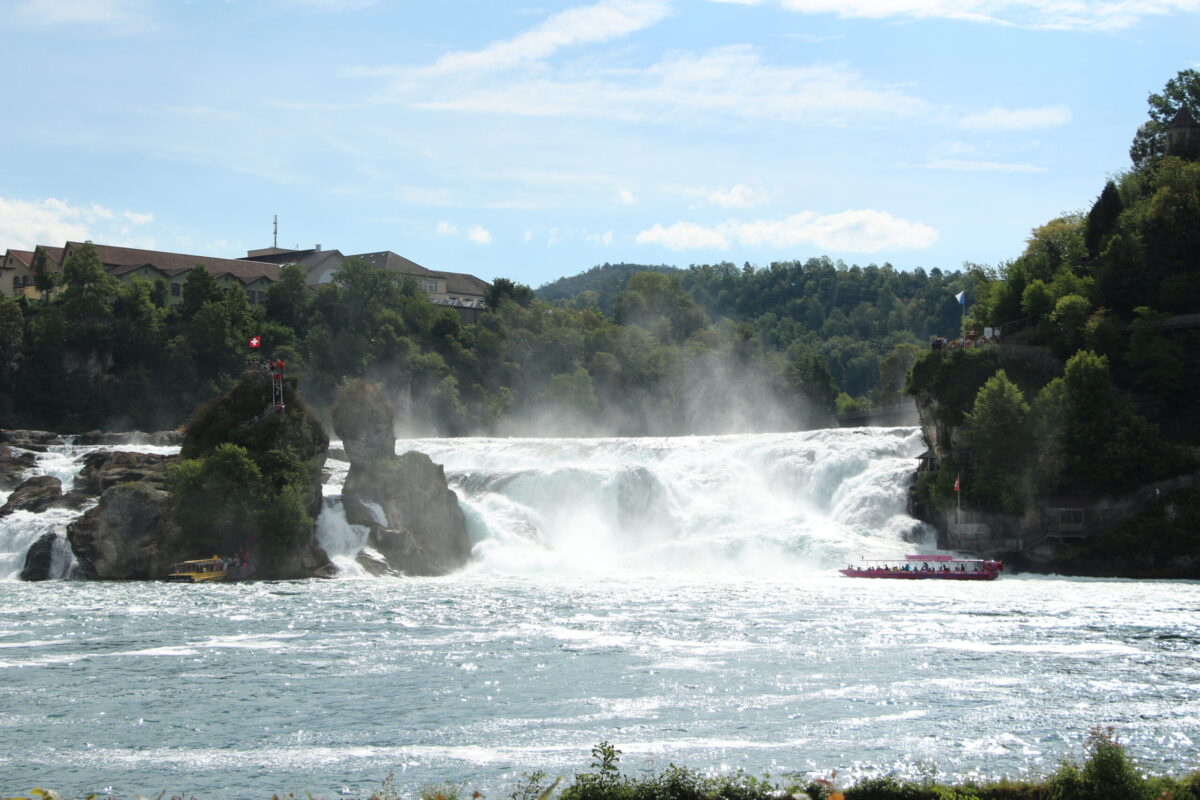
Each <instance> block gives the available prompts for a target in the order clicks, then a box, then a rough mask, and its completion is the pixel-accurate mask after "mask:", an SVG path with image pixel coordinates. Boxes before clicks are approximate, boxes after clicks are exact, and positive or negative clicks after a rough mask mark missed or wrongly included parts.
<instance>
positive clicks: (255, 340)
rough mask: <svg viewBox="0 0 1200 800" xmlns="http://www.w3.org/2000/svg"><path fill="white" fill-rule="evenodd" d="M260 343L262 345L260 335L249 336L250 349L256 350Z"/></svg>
mask: <svg viewBox="0 0 1200 800" xmlns="http://www.w3.org/2000/svg"><path fill="white" fill-rule="evenodd" d="M260 345H262V337H261V336H251V337H250V349H251V350H257V349H258V348H259V346H260Z"/></svg>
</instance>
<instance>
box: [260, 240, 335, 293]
mask: <svg viewBox="0 0 1200 800" xmlns="http://www.w3.org/2000/svg"><path fill="white" fill-rule="evenodd" d="M246 260H247V261H261V262H263V263H266V264H278V265H279V267H280V269H282V268H283V267H287V266H291V265H292V264H295V265H296V266H298V267H300V268H301V269H303V270H304V273H305V275H306V276H307V278H306V279H307V281H308V285H309V286H313V287H316V286H320V285H322V284H325V283H333V276H334V275H335V274H337V271H338V270H339V269H340V268H341V266H342V262H343V261H345V260H346V257H345V256H343V255H342V253H341V251H340V250H322V249H321V245H316V246H315V247H313V248H312V249H310V250H285V249H283V248H279V247H267V248H264V249H262V250H251V251H249V252H248V253H246Z"/></svg>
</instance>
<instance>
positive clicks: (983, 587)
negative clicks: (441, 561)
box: [0, 574, 1200, 798]
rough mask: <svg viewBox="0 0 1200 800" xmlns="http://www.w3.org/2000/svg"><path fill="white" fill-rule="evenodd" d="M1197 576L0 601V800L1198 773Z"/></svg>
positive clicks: (293, 586)
mask: <svg viewBox="0 0 1200 800" xmlns="http://www.w3.org/2000/svg"><path fill="white" fill-rule="evenodd" d="M1198 609H1200V587H1198V586H1196V585H1195V584H1187V583H1135V582H1122V581H1078V580H1065V579H1054V578H1021V577H1017V578H1012V577H1009V578H1004V579H1001V580H999V581H996V582H994V583H991V584H950V583H938V584H933V585H929V584H928V583H920V584H916V583H908V582H889V583H883V584H881V582H879V581H853V580H851V579H842V578H831V577H823V576H805V577H803V578H800V579H797V580H795V581H777V580H771V581H765V582H763V581H757V580H750V579H744V578H734V579H728V580H700V579H695V578H690V579H681V578H677V577H668V578H666V579H661V580H656V579H651V578H634V579H620V578H606V579H580V578H573V579H569V580H567V579H564V580H556V579H552V578H546V577H539V578H536V579H532V578H500V577H497V576H494V575H480V574H471V575H463V576H457V577H452V578H448V579H422V580H403V581H397V580H340V581H327V582H304V583H278V584H254V585H226V586H176V585H165V584H89V583H78V582H70V581H60V582H49V583H45V584H39V585H28V584H20V583H13V582H6V583H0V788H2V789H3V790H4V791H6V792H15V791H27V790H28V789H29V788H32V787H33V786H35V785H36V786H49V787H56V788H58V789H59V790H63V791H67V792H73V793H83V792H89V791H99V790H102V789H106V788H110V787H111V788H112V789H113V790H115V791H118V792H120V793H121V794H130V793H134V792H136V793H139V794H142V795H144V796H151V797H152V796H155V795H157V794H158V793H159V792H160V791H163V790H166V791H167V792H168V793H176V792H178V793H182V792H189V793H194V794H196V795H198V796H201V797H248V798H249V797H256V798H265V797H269V796H270V794H271V793H272V792H284V791H297V792H299V791H304V790H307V791H311V792H313V794H315V795H319V796H327V797H328V796H334V795H337V794H338V793H339V792H344V791H349V792H354V793H363V794H365V793H367V792H369V791H370V790H371V789H372V788H377V787H378V786H379V784H380V782H381V781H382V780H383V778H384V777H385V776H386V775H387V774H388V773H389V772H394V773H395V774H396V778H397V783H398V785H400V786H402V787H406V788H409V789H415V788H418V787H420V786H422V785H426V784H429V783H433V782H438V781H443V780H450V781H461V782H467V783H468V784H470V785H471V786H473V787H476V788H479V789H481V790H483V791H485V792H486V793H487V794H488V795H489V796H499V795H503V794H505V793H506V790H507V789H508V788H510V787H511V786H512V785H513V784H514V783H515V782H516V781H517V780H518V779H519V777H520V775H521V773H522V772H525V771H529V770H533V769H545V770H546V771H547V772H549V773H551V774H560V773H568V774H569V773H573V772H575V771H581V770H584V769H586V767H587V764H588V761H589V756H588V750H589V748H590V747H591V745H593V744H595V743H597V742H598V741H600V740H602V739H607V740H609V741H611V742H613V743H614V744H615V745H617V746H618V747H619V748H620V749H621V750H623V751H624V753H625V755H624V757H623V760H624V763H625V764H626V765H627V766H628V767H629V768H631V769H635V770H636V769H640V768H644V767H651V768H654V767H663V766H665V765H667V764H668V763H670V762H674V763H679V764H687V765H693V766H699V767H704V768H715V769H735V768H744V769H746V770H748V771H750V772H752V773H762V772H770V773H771V774H773V775H781V774H786V773H792V772H799V773H805V774H807V773H813V774H817V773H826V772H828V771H830V770H833V769H838V770H839V771H840V772H841V774H843V775H847V774H851V775H866V774H880V773H887V772H891V771H893V770H895V771H898V772H899V773H900V774H907V773H911V771H912V770H913V769H915V768H917V767H918V766H919V767H920V768H921V769H924V770H926V771H928V770H929V769H936V770H937V771H938V772H939V774H941V775H943V776H946V777H962V776H969V775H972V774H976V773H980V772H982V773H983V774H985V775H988V776H995V775H998V774H1009V775H1017V774H1021V773H1022V772H1025V771H1029V770H1033V771H1037V770H1047V769H1051V768H1053V766H1054V765H1055V764H1056V763H1057V762H1058V761H1059V759H1060V758H1061V757H1063V756H1065V755H1073V754H1077V753H1078V752H1079V742H1080V741H1081V739H1082V737H1083V736H1084V735H1085V734H1086V731H1087V729H1088V728H1089V727H1091V726H1093V725H1115V726H1116V728H1117V731H1118V733H1119V735H1120V736H1121V737H1122V738H1123V739H1124V740H1125V741H1126V742H1127V743H1128V744H1129V745H1130V746H1131V749H1132V752H1133V754H1134V756H1135V757H1136V758H1138V759H1139V761H1141V762H1142V763H1144V764H1145V765H1147V766H1150V767H1153V768H1155V769H1166V770H1182V769H1185V768H1189V767H1194V766H1196V759H1197V756H1198V755H1200V748H1198V747H1197V745H1196V741H1197V737H1198V736H1200V718H1198V715H1197V712H1198V711H1200V662H1198V660H1197V652H1198V651H1197V642H1198V641H1200V624H1198V623H1197V621H1196V620H1197V619H1198V616H1197V614H1196V612H1197V610H1198Z"/></svg>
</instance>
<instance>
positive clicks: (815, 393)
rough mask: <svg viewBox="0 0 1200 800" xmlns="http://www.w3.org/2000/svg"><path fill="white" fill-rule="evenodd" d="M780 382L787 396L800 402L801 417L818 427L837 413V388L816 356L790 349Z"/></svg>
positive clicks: (826, 366)
mask: <svg viewBox="0 0 1200 800" xmlns="http://www.w3.org/2000/svg"><path fill="white" fill-rule="evenodd" d="M784 379H785V381H786V384H787V389H788V391H789V393H790V394H791V396H792V397H795V398H797V399H798V400H800V401H801V408H800V411H801V414H802V415H803V416H805V417H808V418H809V419H810V420H813V421H816V422H817V423H818V424H821V423H825V422H827V421H828V420H829V419H830V418H831V417H832V416H833V414H834V413H835V412H836V411H837V397H838V389H837V384H836V383H834V382H833V376H832V375H830V374H829V365H828V364H826V363H825V359H824V358H822V357H821V356H820V355H819V354H817V353H814V352H812V351H810V350H807V349H805V348H802V347H794V348H793V352H792V353H791V355H790V357H789V358H788V362H787V367H786V368H785V370H784Z"/></svg>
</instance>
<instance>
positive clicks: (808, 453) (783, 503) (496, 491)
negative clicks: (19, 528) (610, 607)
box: [319, 428, 923, 575]
mask: <svg viewBox="0 0 1200 800" xmlns="http://www.w3.org/2000/svg"><path fill="white" fill-rule="evenodd" d="M921 449H922V443H921V434H920V431H919V430H918V429H915V428H856V429H830V430H818V431H807V432H802V433H785V434H777V433H776V434H755V435H735V436H695V437H674V438H639V439H487V438H466V439H411V440H402V441H399V442H397V444H396V450H397V452H400V453H402V452H405V451H407V450H419V451H421V452H424V453H427V454H428V455H429V456H430V457H431V458H432V459H433V460H434V462H436V463H439V464H443V465H444V466H445V468H446V476H447V478H448V480H449V482H450V485H451V488H453V489H454V490H455V491H456V492H457V493H458V496H459V501H460V503H461V504H462V507H463V511H464V512H465V514H466V516H467V525H468V530H469V532H470V535H471V538H472V543H473V555H472V564H471V567H470V569H473V570H478V571H488V572H494V573H497V574H538V573H556V574H558V573H567V574H590V575H597V574H599V575H604V574H654V573H663V572H678V573H739V572H758V573H763V572H774V573H778V572H795V571H805V570H820V571H827V570H829V569H830V568H831V567H834V566H838V565H840V564H842V563H844V562H845V561H846V560H847V559H848V558H853V557H855V556H859V555H867V556H871V555H878V556H882V557H890V556H895V555H901V554H902V553H903V552H905V551H906V550H911V549H912V545H911V543H910V542H911V541H913V540H914V539H916V538H920V537H921V536H922V534H923V531H922V530H921V525H920V524H919V523H918V522H916V521H915V520H913V519H912V518H911V517H909V516H908V515H907V514H906V513H905V505H906V496H907V489H908V486H909V483H910V482H911V480H912V475H913V471H914V469H915V466H916V464H915V462H914V458H915V456H917V455H918V454H919V453H920V452H921ZM338 477H339V476H335V478H334V479H335V480H337V479H338ZM330 490H331V491H336V489H334V488H333V487H331V488H330ZM335 502H336V500H335V499H334V498H330V503H331V504H332V503H335ZM336 516H337V514H336V508H334V507H332V505H331V506H330V507H327V513H326V514H323V515H322V521H321V523H320V529H319V536H320V537H321V541H322V544H323V545H324V546H326V548H327V549H329V551H330V554H331V555H333V556H334V557H335V559H337V560H338V563H339V564H340V565H343V564H346V562H347V561H349V560H350V559H348V558H346V557H345V556H346V554H344V553H339V551H340V550H342V549H344V548H345V547H346V546H348V545H350V544H351V543H358V542H361V541H362V540H363V539H362V537H361V536H356V535H354V533H353V532H352V531H349V530H347V529H346V528H345V527H343V526H344V520H342V521H339V520H337V519H336Z"/></svg>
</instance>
